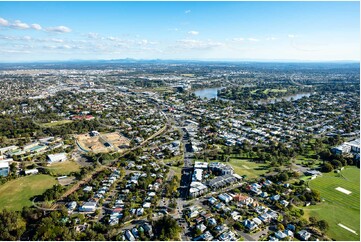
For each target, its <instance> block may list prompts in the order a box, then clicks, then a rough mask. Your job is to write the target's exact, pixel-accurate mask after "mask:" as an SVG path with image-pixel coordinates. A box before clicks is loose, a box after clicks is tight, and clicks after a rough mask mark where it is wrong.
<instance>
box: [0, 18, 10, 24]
mask: <svg viewBox="0 0 361 242" xmlns="http://www.w3.org/2000/svg"><path fill="white" fill-rule="evenodd" d="M8 25H9V21H7V20H6V19H3V18H0V26H8Z"/></svg>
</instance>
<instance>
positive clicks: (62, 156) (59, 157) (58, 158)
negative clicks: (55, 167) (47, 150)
mask: <svg viewBox="0 0 361 242" xmlns="http://www.w3.org/2000/svg"><path fill="white" fill-rule="evenodd" d="M67 159H68V158H67V157H66V153H58V154H53V155H48V162H49V163H53V162H62V161H66V160H67Z"/></svg>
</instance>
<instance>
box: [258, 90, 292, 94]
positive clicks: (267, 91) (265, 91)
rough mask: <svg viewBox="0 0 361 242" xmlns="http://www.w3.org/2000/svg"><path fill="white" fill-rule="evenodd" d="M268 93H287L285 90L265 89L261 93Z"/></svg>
mask: <svg viewBox="0 0 361 242" xmlns="http://www.w3.org/2000/svg"><path fill="white" fill-rule="evenodd" d="M269 92H287V89H266V90H264V91H263V93H264V94H268V93H269Z"/></svg>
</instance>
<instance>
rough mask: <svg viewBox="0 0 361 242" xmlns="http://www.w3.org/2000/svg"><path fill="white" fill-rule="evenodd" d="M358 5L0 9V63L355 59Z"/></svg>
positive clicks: (7, 5) (39, 5)
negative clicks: (104, 60)
mask: <svg viewBox="0 0 361 242" xmlns="http://www.w3.org/2000/svg"><path fill="white" fill-rule="evenodd" d="M359 4H360V3H359V2H0V45H1V48H0V61H1V62H19V61H41V60H60V61H61V60H73V59H76V60H99V59H122V58H135V59H183V60H187V59H195V60H301V61H302V60H309V61H335V60H359V58H360V22H359V19H360V5H359Z"/></svg>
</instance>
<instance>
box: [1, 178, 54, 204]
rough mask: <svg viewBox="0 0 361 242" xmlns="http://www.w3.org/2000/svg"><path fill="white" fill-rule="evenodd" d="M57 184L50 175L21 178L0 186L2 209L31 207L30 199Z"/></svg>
mask: <svg viewBox="0 0 361 242" xmlns="http://www.w3.org/2000/svg"><path fill="white" fill-rule="evenodd" d="M56 183H57V182H56V180H55V178H54V177H51V176H49V175H43V174H41V175H31V176H26V177H20V178H18V179H15V180H12V181H9V182H7V183H5V184H3V185H1V186H0V208H1V209H4V208H7V209H10V210H21V209H22V208H23V207H25V206H31V205H32V203H31V200H30V198H31V197H33V196H36V195H40V194H42V193H43V192H44V191H45V190H46V189H49V188H51V187H52V186H53V185H55V184H56Z"/></svg>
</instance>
